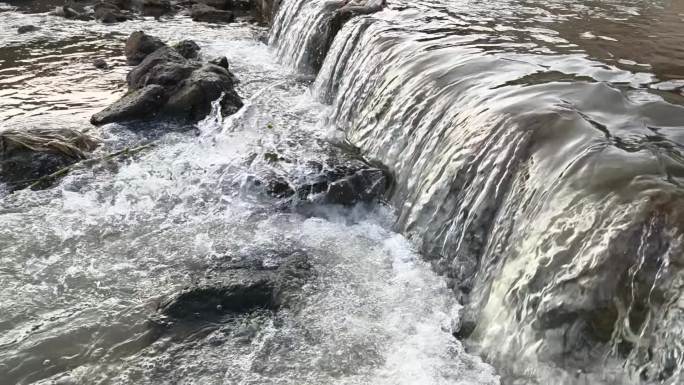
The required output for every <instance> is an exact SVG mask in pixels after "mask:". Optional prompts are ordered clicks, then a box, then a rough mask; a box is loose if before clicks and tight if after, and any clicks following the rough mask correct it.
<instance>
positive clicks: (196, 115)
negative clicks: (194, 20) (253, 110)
mask: <svg viewBox="0 0 684 385" xmlns="http://www.w3.org/2000/svg"><path fill="white" fill-rule="evenodd" d="M154 47H159V48H157V49H156V50H154V51H153V52H151V53H150V52H149V51H150V50H151V49H152V48H154ZM179 47H180V52H179V50H177V49H175V48H171V47H168V46H166V45H165V44H163V43H161V41H159V40H158V39H156V38H153V37H151V36H148V35H145V34H144V33H143V32H134V33H133V34H131V36H130V38H129V40H128V42H127V43H126V56H127V58H128V59H129V61H130V62H137V61H138V60H141V61H140V62H139V64H138V65H137V66H136V67H135V68H133V69H132V70H131V71H130V72H129V73H128V76H127V82H128V87H129V91H128V93H127V94H126V95H124V96H123V97H122V98H121V99H120V100H119V101H117V102H115V103H114V104H112V105H111V106H109V107H107V108H106V109H104V110H103V111H100V112H98V113H97V114H95V115H93V117H92V118H91V123H92V124H95V125H101V124H105V123H111V122H124V121H130V120H141V119H151V118H157V117H159V118H164V119H173V120H178V121H184V122H196V121H199V120H201V119H203V118H204V117H205V116H207V114H209V112H211V108H212V103H213V102H214V101H216V100H219V99H220V107H221V112H222V113H223V115H224V116H226V115H231V114H234V113H235V112H237V110H238V109H240V107H242V100H241V99H240V96H239V95H238V94H237V92H236V91H235V88H234V87H235V77H234V75H233V74H232V73H230V71H228V69H227V68H224V67H222V66H218V65H215V64H212V63H203V62H200V61H198V60H194V58H197V56H198V55H197V51H198V49H199V47H198V46H197V44H196V43H194V42H191V41H184V42H181V43H180V44H179ZM183 54H185V56H188V57H191V59H188V58H186V57H184V55H183ZM193 57H194V58H193Z"/></svg>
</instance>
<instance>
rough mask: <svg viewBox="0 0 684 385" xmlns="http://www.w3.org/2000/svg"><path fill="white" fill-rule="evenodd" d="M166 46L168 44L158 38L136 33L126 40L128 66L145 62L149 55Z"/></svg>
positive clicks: (125, 51) (125, 52)
mask: <svg viewBox="0 0 684 385" xmlns="http://www.w3.org/2000/svg"><path fill="white" fill-rule="evenodd" d="M164 46H166V44H164V43H163V42H162V41H161V40H159V39H158V38H156V37H154V36H150V35H147V34H145V32H142V31H136V32H133V33H132V34H131V36H129V37H128V40H126V46H125V48H124V54H125V55H126V59H127V61H128V64H131V65H136V64H139V63H140V62H141V61H143V59H145V57H147V55H149V54H151V53H152V52H154V51H156V50H158V49H159V48H161V47H164Z"/></svg>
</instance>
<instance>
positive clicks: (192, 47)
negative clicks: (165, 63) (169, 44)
mask: <svg viewBox="0 0 684 385" xmlns="http://www.w3.org/2000/svg"><path fill="white" fill-rule="evenodd" d="M173 48H174V49H175V50H176V51H177V52H178V53H179V54H181V56H183V57H184V58H186V59H197V57H198V56H199V51H200V47H199V45H197V43H195V42H194V41H192V40H183V41H181V42H179V43H178V44H176V45H174V46H173ZM226 69H227V68H226Z"/></svg>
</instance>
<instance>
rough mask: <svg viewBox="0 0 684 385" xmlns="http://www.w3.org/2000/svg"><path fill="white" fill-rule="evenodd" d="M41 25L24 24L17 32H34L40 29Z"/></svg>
mask: <svg viewBox="0 0 684 385" xmlns="http://www.w3.org/2000/svg"><path fill="white" fill-rule="evenodd" d="M39 29H40V28H39V27H36V26H35V25H30V24H29V25H22V26H21V27H19V28H17V33H19V34H23V33H29V32H34V31H37V30H39Z"/></svg>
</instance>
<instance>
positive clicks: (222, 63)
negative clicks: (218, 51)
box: [209, 56, 230, 70]
mask: <svg viewBox="0 0 684 385" xmlns="http://www.w3.org/2000/svg"><path fill="white" fill-rule="evenodd" d="M209 63H211V64H213V65H217V66H219V67H221V68H225V69H227V70H228V69H230V64H229V63H228V58H227V57H225V56H220V57H217V58H213V59H211V60H209Z"/></svg>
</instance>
